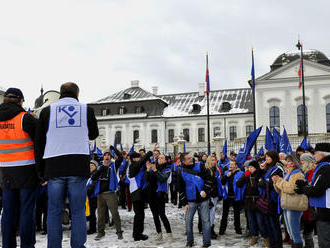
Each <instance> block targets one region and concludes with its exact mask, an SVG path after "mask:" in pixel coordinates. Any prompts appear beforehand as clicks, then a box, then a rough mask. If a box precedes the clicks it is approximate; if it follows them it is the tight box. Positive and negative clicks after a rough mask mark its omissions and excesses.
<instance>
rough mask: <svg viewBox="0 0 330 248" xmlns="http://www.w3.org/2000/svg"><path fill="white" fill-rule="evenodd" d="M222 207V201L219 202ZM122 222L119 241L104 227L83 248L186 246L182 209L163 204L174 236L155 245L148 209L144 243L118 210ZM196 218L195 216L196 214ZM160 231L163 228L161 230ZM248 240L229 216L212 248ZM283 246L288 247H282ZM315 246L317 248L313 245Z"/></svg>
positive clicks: (43, 239)
mask: <svg viewBox="0 0 330 248" xmlns="http://www.w3.org/2000/svg"><path fill="white" fill-rule="evenodd" d="M220 204H221V205H222V202H221V203H220ZM221 205H219V204H218V205H217V206H218V209H217V214H216V228H215V229H216V230H217V231H218V230H219V223H220V216H221V215H220V214H221V209H220V208H221ZM119 211H120V212H119V214H120V216H121V221H122V229H123V230H124V233H123V236H124V239H123V240H118V239H117V235H116V234H115V229H114V228H110V227H107V229H106V236H105V237H104V238H103V239H102V240H100V241H95V240H94V237H95V236H96V234H93V235H88V237H87V238H88V239H87V243H86V247H87V248H117V247H141V248H142V247H143V248H153V247H177V248H179V247H184V246H185V243H186V236H185V227H184V214H183V209H178V208H177V207H176V206H173V205H172V204H167V206H166V212H167V216H168V218H169V221H170V223H171V228H172V232H173V236H174V240H173V242H168V241H167V240H166V234H163V236H164V241H163V242H160V243H156V242H155V241H154V238H155V236H156V230H155V226H154V223H153V219H152V215H151V212H150V209H146V211H145V214H146V218H145V225H144V226H145V232H144V233H145V234H147V235H148V236H149V239H148V240H146V241H139V242H134V240H133V238H132V227H133V215H134V213H133V211H131V212H127V210H122V209H120V210H119ZM196 217H197V214H196ZM241 222H242V228H244V227H245V218H244V216H243V215H242V216H241ZM195 223H196V224H195V225H194V238H195V247H201V246H202V235H201V234H199V233H198V229H197V219H196V221H195ZM163 229H164V228H163ZM248 243H249V240H248V239H245V238H243V237H242V236H241V235H237V234H235V232H234V230H233V216H229V223H228V228H227V231H226V234H225V235H224V236H221V237H220V238H219V237H218V239H217V240H212V246H211V247H213V248H215V247H218V248H224V247H248ZM45 247H47V236H44V235H41V234H38V235H37V243H36V248H45ZM69 247H70V232H69V231H64V234H63V248H69ZM255 247H263V240H262V239H260V241H259V244H258V245H257V246H255ZM284 247H291V246H289V245H285V246H284ZM315 247H318V246H317V245H316V246H315Z"/></svg>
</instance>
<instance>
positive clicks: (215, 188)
mask: <svg viewBox="0 0 330 248" xmlns="http://www.w3.org/2000/svg"><path fill="white" fill-rule="evenodd" d="M205 168H206V170H207V171H208V172H209V173H210V175H211V178H212V189H211V198H210V201H211V206H212V208H211V209H210V224H211V238H212V239H216V238H217V234H216V233H215V231H214V219H215V210H216V206H217V202H218V200H220V201H221V200H222V197H223V196H222V194H223V192H222V185H221V171H220V169H219V168H218V166H217V159H216V158H215V157H212V156H209V157H208V158H207V159H206V163H205ZM211 206H210V207H211Z"/></svg>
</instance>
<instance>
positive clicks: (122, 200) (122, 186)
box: [119, 181, 127, 208]
mask: <svg viewBox="0 0 330 248" xmlns="http://www.w3.org/2000/svg"><path fill="white" fill-rule="evenodd" d="M126 187H127V184H126V183H125V182H124V181H120V182H119V205H120V206H121V207H122V208H126Z"/></svg>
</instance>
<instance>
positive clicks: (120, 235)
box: [117, 232, 123, 240]
mask: <svg viewBox="0 0 330 248" xmlns="http://www.w3.org/2000/svg"><path fill="white" fill-rule="evenodd" d="M117 237H118V239H119V240H122V239H123V232H118V233H117Z"/></svg>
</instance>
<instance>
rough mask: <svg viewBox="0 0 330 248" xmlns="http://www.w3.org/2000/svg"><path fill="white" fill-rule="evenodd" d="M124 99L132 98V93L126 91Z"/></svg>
mask: <svg viewBox="0 0 330 248" xmlns="http://www.w3.org/2000/svg"><path fill="white" fill-rule="evenodd" d="M123 98H124V99H130V98H131V95H130V94H128V93H124V97H123Z"/></svg>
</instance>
